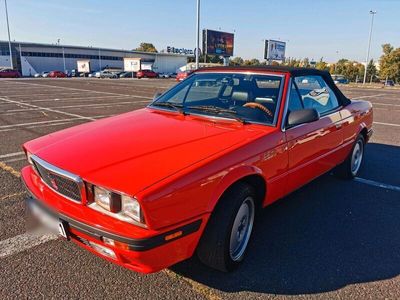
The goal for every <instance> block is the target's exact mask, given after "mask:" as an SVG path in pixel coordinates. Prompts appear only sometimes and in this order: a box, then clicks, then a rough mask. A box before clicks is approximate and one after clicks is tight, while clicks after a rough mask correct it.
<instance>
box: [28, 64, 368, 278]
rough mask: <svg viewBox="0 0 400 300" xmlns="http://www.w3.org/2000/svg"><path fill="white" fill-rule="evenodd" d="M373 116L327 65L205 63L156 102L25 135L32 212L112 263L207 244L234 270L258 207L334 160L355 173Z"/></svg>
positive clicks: (212, 259)
mask: <svg viewBox="0 0 400 300" xmlns="http://www.w3.org/2000/svg"><path fill="white" fill-rule="evenodd" d="M143 100H145V99H143ZM372 123H373V112H372V105H371V103H369V102H367V101H363V100H350V99H348V98H347V97H346V96H345V95H343V93H342V92H341V91H340V90H339V88H338V87H337V86H336V85H335V84H334V82H333V80H332V78H331V76H330V75H329V73H328V72H324V71H319V70H316V69H305V68H288V67H276V66H266V67H263V68H259V67H258V68H257V67H237V68H230V67H216V68H204V69H200V70H198V71H196V72H195V73H193V74H192V75H191V76H190V77H189V78H187V79H186V80H184V81H183V82H181V83H179V84H177V85H175V86H174V87H172V88H171V89H169V90H168V91H167V92H165V93H164V94H162V95H161V96H159V97H157V98H156V99H155V100H154V101H153V102H152V103H151V104H149V105H148V106H147V107H146V108H143V109H139V110H135V111H131V112H128V113H125V114H123V115H120V116H113V117H111V118H104V119H102V120H97V121H94V122H89V123H86V124H83V125H78V126H76V127H73V128H68V129H65V130H62V131H59V132H57V133H54V134H50V135H47V136H44V137H41V138H38V139H35V140H33V141H30V142H27V143H25V144H24V145H23V149H24V151H25V153H26V155H27V161H28V162H29V165H28V166H25V167H24V168H23V169H22V171H21V178H22V181H23V182H24V184H25V186H26V188H27V190H28V195H30V197H29V198H28V199H27V204H28V207H31V211H32V212H33V213H34V214H35V211H36V215H37V216H39V218H40V216H45V217H46V218H45V219H46V220H47V222H48V223H50V224H51V225H50V226H51V227H54V230H56V231H58V233H59V234H60V235H61V236H63V237H64V238H65V240H73V241H74V242H75V243H76V244H77V245H79V246H81V247H82V248H84V249H86V250H89V251H91V252H92V253H95V254H97V255H99V256H100V257H103V258H105V259H107V260H109V261H111V262H114V263H116V264H119V265H122V266H124V267H126V268H129V269H133V270H136V271H138V272H143V273H150V272H155V271H159V270H161V269H163V268H167V267H169V266H171V265H173V264H176V263H178V262H180V261H182V260H185V259H188V258H190V257H191V256H192V255H194V254H197V256H198V257H199V259H200V260H201V261H202V262H203V263H204V264H206V265H208V266H210V267H212V268H215V269H217V270H220V271H232V270H234V269H236V268H237V267H238V266H239V265H240V263H241V262H242V261H243V259H244V257H245V254H246V250H247V246H248V245H249V240H250V237H251V234H252V231H253V225H255V224H256V223H255V222H254V219H255V218H256V217H262V216H263V214H256V212H259V211H260V210H261V209H262V208H263V207H266V206H268V205H271V204H272V203H274V202H276V201H278V200H279V199H282V198H283V197H285V196H286V195H288V194H290V193H291V192H293V191H295V190H297V189H299V188H300V187H302V186H304V185H306V184H308V183H309V182H310V181H312V180H314V179H315V178H317V177H318V176H321V175H323V174H325V173H327V172H330V171H331V170H332V171H333V172H334V174H336V176H338V177H340V178H343V179H352V178H354V177H356V176H357V174H358V172H359V170H360V167H361V165H362V162H363V158H364V149H365V147H366V143H367V142H368V140H369V139H370V137H371V135H372ZM77 150H79V151H77ZM88 157H90V159H88ZM328 180H329V179H328ZM331 184H332V185H336V186H337V187H336V189H337V190H341V185H342V183H341V181H332V182H331ZM346 186H347V185H346ZM325 192H326V191H323V190H321V192H320V196H321V199H320V200H321V201H323V200H324V193H325ZM337 196H338V197H340V196H341V194H340V193H337ZM338 200H340V199H338ZM298 205H301V202H300V203H298ZM331 205H334V204H331ZM293 207H295V206H293V205H292V208H293ZM341 207H343V206H341V205H339V206H338V207H337V208H341ZM271 213H273V211H271ZM291 213H293V211H289V212H288V214H287V215H286V216H285V217H286V218H282V219H281V220H280V221H281V223H282V224H281V226H285V222H286V221H287V220H288V219H290V218H291V217H290V214H291ZM335 213H340V212H338V210H335ZM342 213H343V214H347V213H348V210H345V211H342ZM264 215H265V214H264ZM281 215H282V214H281ZM275 217H276V216H275ZM305 217H307V216H305ZM43 218H44V217H43ZM330 222H332V224H331V226H332V228H335V224H334V222H335V220H334V219H332V220H330ZM291 226H293V224H291ZM258 233H261V232H258ZM287 238H290V237H287ZM314 238H316V239H317V238H319V237H318V236H315V237H314ZM271 242H272V243H273V241H271ZM285 242H287V243H296V240H288V241H285ZM311 242H312V241H311ZM55 246H60V245H55ZM43 251H46V249H43ZM256 254H257V255H268V248H266V249H262V251H261V252H260V253H254V252H253V253H252V255H253V256H254V255H256ZM296 254H297V253H294V254H293V255H296ZM43 255H45V254H44V253H43ZM250 259H252V258H250ZM290 259H291V260H293V261H295V260H296V257H291V258H290ZM253 263H255V262H253ZM250 265H251V263H250ZM64 267H65V268H67V267H68V264H65V265H64ZM70 267H74V264H71V265H70Z"/></svg>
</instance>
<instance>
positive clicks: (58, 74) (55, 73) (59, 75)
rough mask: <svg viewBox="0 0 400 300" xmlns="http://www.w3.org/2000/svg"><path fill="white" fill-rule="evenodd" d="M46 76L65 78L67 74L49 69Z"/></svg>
mask: <svg viewBox="0 0 400 300" xmlns="http://www.w3.org/2000/svg"><path fill="white" fill-rule="evenodd" d="M47 77H50V78H65V77H67V75H66V74H65V73H64V72H61V71H51V72H50V73H49V75H48V76H47Z"/></svg>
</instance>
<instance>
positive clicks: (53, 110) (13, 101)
mask: <svg viewBox="0 0 400 300" xmlns="http://www.w3.org/2000/svg"><path fill="white" fill-rule="evenodd" d="M0 100H3V101H6V102H9V103H15V104H20V105H25V106H29V107H34V108H41V110H46V111H50V112H55V113H59V114H63V115H66V116H70V117H78V118H81V119H85V120H89V121H94V120H95V119H93V118H91V117H85V116H82V115H78V114H72V113H68V112H64V111H62V110H57V109H51V108H46V107H42V106H37V105H34V104H28V103H21V102H19V101H15V100H9V99H6V98H1V97H0Z"/></svg>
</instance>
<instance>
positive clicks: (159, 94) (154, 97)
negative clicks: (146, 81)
mask: <svg viewBox="0 0 400 300" xmlns="http://www.w3.org/2000/svg"><path fill="white" fill-rule="evenodd" d="M161 95H162V93H159V92H157V93H155V94H154V96H153V102H154V101H156V100H157V98H158V97H160V96H161Z"/></svg>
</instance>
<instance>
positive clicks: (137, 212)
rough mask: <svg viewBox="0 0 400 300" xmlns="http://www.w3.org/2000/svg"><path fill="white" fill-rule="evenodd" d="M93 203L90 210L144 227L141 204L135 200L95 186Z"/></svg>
mask: <svg viewBox="0 0 400 300" xmlns="http://www.w3.org/2000/svg"><path fill="white" fill-rule="evenodd" d="M89 201H90V200H89ZM91 202H92V203H91V204H89V207H90V208H93V209H95V210H97V211H100V212H102V213H105V214H107V215H109V216H111V217H113V218H116V219H119V220H121V221H125V222H129V223H135V224H137V223H139V224H141V225H144V218H143V214H142V211H141V208H140V204H139V202H138V201H137V200H136V199H135V198H132V197H129V196H127V195H124V194H119V193H115V192H112V191H109V190H107V189H105V188H102V187H99V186H93V198H92V200H91Z"/></svg>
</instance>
